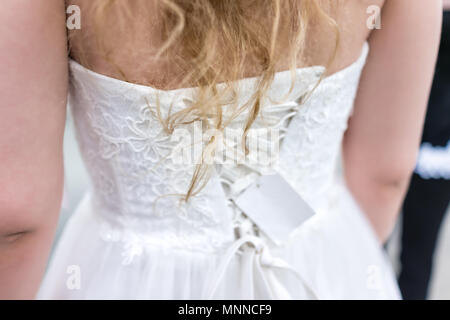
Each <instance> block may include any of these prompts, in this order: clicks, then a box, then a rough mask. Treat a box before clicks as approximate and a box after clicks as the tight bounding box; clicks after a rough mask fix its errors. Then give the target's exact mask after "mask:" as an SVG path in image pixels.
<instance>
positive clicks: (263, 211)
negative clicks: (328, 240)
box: [234, 173, 315, 245]
mask: <svg viewBox="0 0 450 320" xmlns="http://www.w3.org/2000/svg"><path fill="white" fill-rule="evenodd" d="M234 202H235V203H236V205H237V206H238V207H239V208H240V209H241V210H242V211H243V212H244V213H245V214H246V215H247V216H248V217H249V218H250V219H251V220H252V221H253V222H254V223H255V224H256V225H257V226H258V228H259V229H261V231H263V232H264V233H265V234H266V235H267V236H268V237H269V238H270V239H271V240H272V241H273V242H274V243H275V244H276V245H281V244H282V243H283V242H285V241H287V240H288V238H289V236H290V234H291V232H292V231H293V230H294V229H296V228H297V227H298V226H299V225H301V224H302V223H303V222H305V221H306V220H308V219H309V218H310V217H312V216H313V215H314V214H315V212H314V210H313V209H312V208H311V207H310V206H309V205H308V204H307V203H306V201H305V200H303V198H302V197H301V196H300V195H299V194H298V193H297V192H296V191H295V190H294V189H293V188H292V187H291V186H290V185H289V183H288V182H287V181H286V180H284V179H283V177H282V176H281V175H280V174H278V173H276V174H271V175H263V176H260V177H259V178H258V179H257V180H256V181H255V183H254V184H252V185H251V186H249V187H248V188H247V189H245V190H244V191H243V192H242V193H241V194H240V195H238V196H237V197H236V198H235V199H234Z"/></svg>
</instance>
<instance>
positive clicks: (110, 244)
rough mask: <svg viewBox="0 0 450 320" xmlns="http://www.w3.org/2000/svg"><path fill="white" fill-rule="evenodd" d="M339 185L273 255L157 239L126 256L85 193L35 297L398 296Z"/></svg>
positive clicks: (383, 260) (370, 232)
mask: <svg viewBox="0 0 450 320" xmlns="http://www.w3.org/2000/svg"><path fill="white" fill-rule="evenodd" d="M335 188H336V189H335V192H336V193H335V194H336V199H337V201H336V202H335V203H334V205H333V207H332V209H331V210H328V212H325V213H322V214H316V215H315V216H313V217H312V218H311V219H309V220H308V221H306V222H305V223H303V224H302V225H301V226H300V227H298V228H297V229H296V230H295V232H294V234H293V235H292V237H291V238H290V241H289V242H288V243H287V244H285V245H283V246H281V247H271V248H266V249H264V250H266V251H267V250H269V249H270V257H269V258H267V256H261V255H259V254H258V252H256V251H255V250H253V249H249V250H243V251H242V252H240V253H236V254H232V255H230V254H229V251H228V253H227V251H222V250H219V251H217V252H201V251H195V250H189V249H184V248H172V249H170V248H169V249H168V247H167V246H163V245H158V244H157V243H155V244H154V245H152V246H150V247H148V248H146V250H145V253H143V254H140V255H138V256H137V257H136V258H135V259H133V261H132V263H127V264H124V263H123V261H124V259H123V258H124V257H123V245H122V244H121V243H119V242H114V241H105V239H104V238H103V237H102V236H101V233H102V230H101V228H102V218H101V217H99V216H98V215H97V214H96V213H95V212H94V210H93V209H92V204H91V200H90V199H91V198H90V194H86V196H85V198H84V199H83V201H82V202H81V203H80V205H79V206H78V209H77V210H76V212H75V213H74V214H73V215H72V217H71V218H70V220H69V222H68V223H67V225H66V227H65V230H64V232H63V235H62V237H61V239H60V241H59V243H58V245H57V248H56V250H55V252H54V254H53V255H52V259H51V262H50V265H49V268H48V270H47V273H46V275H45V278H44V280H43V282H42V284H41V288H40V290H39V292H38V295H37V298H38V299H210V298H211V299H291V298H292V299H399V298H400V293H399V290H398V287H397V284H396V280H395V277H394V274H393V271H392V269H391V265H390V263H389V261H388V259H387V256H386V254H385V253H384V251H383V250H382V247H381V246H380V244H379V243H378V242H377V240H376V238H375V236H374V233H373V230H372V229H371V227H370V226H369V224H368V222H367V221H366V218H365V216H364V215H363V213H362V211H361V210H360V208H359V207H358V206H357V204H356V202H355V201H354V199H353V197H352V195H351V194H350V192H349V191H348V190H347V189H346V187H345V186H343V185H336V186H335ZM249 242H252V239H250V241H249ZM253 244H254V245H255V243H253ZM256 246H257V244H256ZM224 260H226V261H225V262H224ZM263 260H264V261H263ZM267 260H270V261H267ZM267 265H271V266H272V267H270V268H267ZM269 269H270V270H269Z"/></svg>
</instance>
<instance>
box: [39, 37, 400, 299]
mask: <svg viewBox="0 0 450 320" xmlns="http://www.w3.org/2000/svg"><path fill="white" fill-rule="evenodd" d="M368 49H369V48H368V45H367V43H366V44H365V45H364V46H363V48H362V50H361V55H360V57H359V58H358V59H357V60H356V61H355V62H354V63H352V64H351V65H350V66H348V67H347V68H344V69H343V70H341V71H339V72H337V73H335V74H333V75H331V76H328V77H325V78H324V79H323V80H321V81H320V83H319V85H318V86H317V87H316V88H315V89H314V90H313V91H312V94H311V95H310V96H308V93H309V92H310V91H311V89H312V88H313V87H314V86H316V84H317V81H318V80H319V79H320V77H321V75H322V74H323V71H324V68H323V67H321V66H317V67H308V68H300V69H297V70H296V78H295V79H296V80H295V84H294V86H293V89H292V90H289V87H290V80H291V78H290V77H291V74H290V73H289V72H278V73H276V75H275V79H274V81H273V83H272V85H271V87H270V89H269V94H268V98H267V99H266V100H264V102H263V103H262V108H261V110H262V111H261V114H260V115H259V116H258V118H257V119H256V121H255V123H254V126H253V128H254V129H255V130H256V132H257V133H256V136H258V135H263V136H266V134H267V132H268V131H267V130H272V131H271V132H274V131H275V132H276V133H277V135H276V137H277V141H276V143H277V144H278V146H279V148H278V149H277V148H275V149H273V148H267V149H266V150H265V151H266V152H267V153H269V151H270V152H271V153H272V154H271V155H270V156H271V157H272V159H275V161H272V162H270V163H269V165H268V166H258V165H255V164H254V163H253V164H252V163H249V162H248V161H247V162H245V161H244V162H233V161H232V162H221V163H219V162H218V163H215V164H214V170H213V171H212V175H211V177H210V179H209V180H208V183H207V184H206V186H205V187H204V188H203V189H202V190H201V191H200V192H199V193H198V194H196V195H194V196H193V197H191V199H189V200H188V201H187V202H186V201H180V195H182V194H184V193H185V192H186V190H187V188H188V187H189V183H190V180H191V178H192V174H193V172H194V170H195V167H196V163H195V161H189V162H186V161H185V160H186V159H185V158H183V157H184V156H185V155H186V154H188V155H192V154H193V153H195V152H194V151H193V150H194V149H195V145H196V144H198V141H195V139H196V137H198V135H196V134H195V130H196V128H195V123H188V124H186V125H184V126H183V127H182V129H183V130H180V131H179V134H176V132H175V134H173V135H169V134H167V133H166V132H165V131H164V129H163V126H162V124H161V122H160V118H163V119H164V117H165V116H167V115H168V114H169V113H170V112H176V111H177V110H180V109H182V108H185V107H186V106H188V105H189V104H190V103H192V101H193V97H194V95H195V91H196V88H184V89H175V90H158V89H155V88H152V87H148V86H142V85H135V84H131V83H128V82H124V81H120V80H116V79H113V78H110V77H107V76H104V75H101V74H98V73H95V72H93V71H90V70H88V69H86V68H85V67H83V66H81V65H80V64H78V63H77V62H75V61H73V60H72V61H71V63H70V71H71V86H70V107H71V109H72V112H73V116H74V119H75V124H76V130H77V138H78V142H79V146H80V150H81V153H82V155H83V158H84V161H85V164H86V166H87V168H88V171H89V174H90V177H91V182H92V183H91V188H90V190H88V191H87V192H86V196H85V198H84V200H83V201H82V203H81V204H80V206H79V207H78V209H77V211H76V213H75V214H74V215H73V216H72V218H71V220H70V222H69V223H68V226H67V227H66V229H65V231H64V234H63V236H62V239H61V240H60V243H59V244H58V248H57V251H56V253H55V255H54V257H53V260H52V263H51V266H50V268H49V271H48V273H47V275H46V278H45V281H44V283H43V285H42V287H41V290H40V294H39V297H40V298H144V299H152V298H156V299H161V298H162V299H198V298H224V299H239V298H250V299H251V298H319V299H328V298H331V299H339V298H344V299H345V298H383V299H384V298H398V297H399V294H398V290H397V287H396V285H395V280H394V277H393V276H392V274H391V270H390V267H389V265H388V264H387V263H386V261H385V257H384V255H383V253H382V251H381V249H380V248H379V245H378V243H377V241H376V239H375V236H374V234H373V232H372V230H371V228H370V227H369V225H368V223H367V222H366V220H365V218H364V216H363V214H362V212H361V210H360V209H359V208H358V206H357V205H356V203H355V202H354V200H353V199H352V197H351V195H350V193H349V192H348V190H347V189H346V187H345V185H344V184H343V183H342V182H341V181H340V179H339V173H338V170H337V165H338V158H339V154H340V147H341V142H342V138H343V134H344V132H345V129H346V127H347V121H348V118H349V116H350V115H351V112H352V107H353V101H354V98H355V94H356V90H357V87H358V82H359V77H360V74H361V71H362V69H363V67H364V63H365V60H366V57H367V54H368ZM255 81H256V78H245V79H242V80H238V81H237V85H238V87H239V88H240V91H239V92H240V96H239V99H243V101H245V99H246V98H247V97H248V96H249V95H251V94H252V88H253V85H254V83H255ZM283 98H285V99H283ZM305 98H306V99H305ZM157 103H158V104H159V106H160V108H159V109H156V108H155V106H156V104H157ZM157 110H159V111H157ZM158 112H160V113H158ZM244 116H245V113H244V114H243V115H242V117H244ZM242 121H243V119H242V118H241V117H237V118H236V119H234V120H233V121H232V122H231V124H230V127H231V128H233V126H235V127H239V126H240V124H241V123H242ZM261 129H262V130H263V131H258V130H261ZM264 130H266V131H264ZM258 132H259V133H258ZM261 132H262V133H261ZM200 138H202V135H200ZM233 143H235V141H233V140H232V139H231V140H227V138H225V139H224V145H226V146H227V147H231V148H233V147H235V144H236V143H235V144H234V145H233ZM274 150H275V151H276V153H275V154H273V151H274ZM263 152H264V148H263ZM274 155H275V157H273V156H274ZM194 158H195V157H194ZM190 159H191V160H192V159H193V158H192V157H191V158H190ZM267 169H270V171H271V173H272V174H273V173H275V174H278V175H279V176H281V177H282V178H284V180H285V181H286V182H287V183H288V185H289V186H290V188H291V189H293V190H294V191H295V193H296V194H297V195H298V196H300V197H302V198H303V199H304V200H305V201H306V202H307V203H308V204H309V205H310V206H311V208H312V209H313V210H314V211H315V215H314V216H313V217H312V218H309V219H308V220H307V221H305V222H304V223H302V224H301V225H300V226H292V228H293V232H292V234H290V235H289V238H288V240H287V241H285V242H283V243H281V244H274V243H273V242H272V241H270V237H268V236H267V234H265V232H264V231H261V229H259V230H257V232H255V229H258V227H259V224H261V221H259V223H255V221H253V220H252V219H250V218H249V217H248V216H247V215H246V214H245V212H243V211H242V210H240V209H239V207H237V206H236V204H235V201H234V200H235V198H236V197H237V196H238V195H239V194H241V193H242V192H244V191H245V190H246V189H248V188H250V187H251V186H252V185H254V183H255V181H256V178H257V177H258V176H260V175H264V174H267ZM293 201H294V200H293ZM266 214H267V213H266ZM270 214H271V215H274V216H276V215H279V219H280V223H281V224H282V223H283V221H281V220H282V219H283V214H282V213H281V212H270ZM298 214H302V213H301V212H299V213H298ZM262 224H263V225H264V221H262ZM294 227H295V228H294ZM236 230H239V231H240V232H238V233H236ZM72 265H75V266H79V268H80V270H82V278H81V287H80V288H77V289H73V288H72V289H71V288H69V287H68V286H66V285H65V284H66V281H65V280H64V279H66V277H67V274H66V270H67V268H68V267H69V266H72ZM336 274H338V275H339V276H336ZM319 275H320V276H319ZM373 279H375V280H373Z"/></svg>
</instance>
